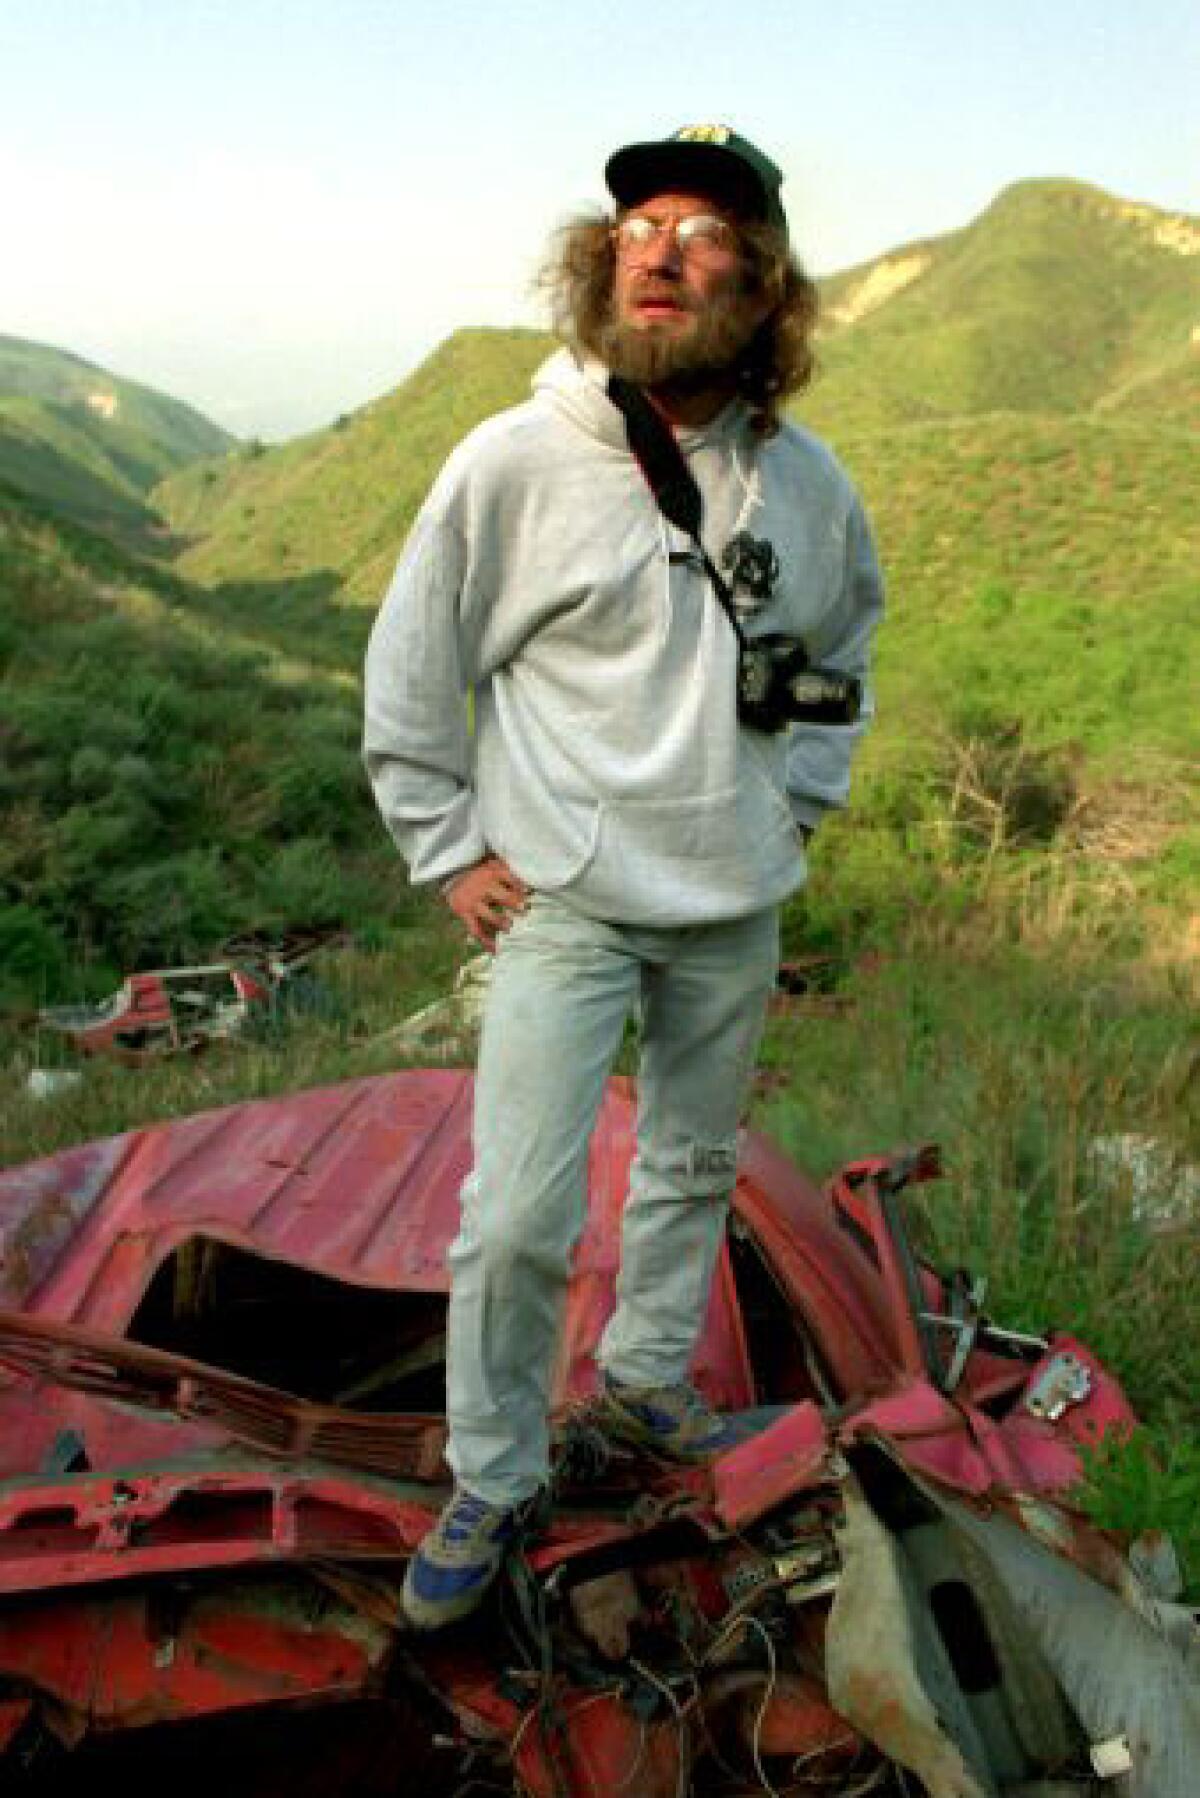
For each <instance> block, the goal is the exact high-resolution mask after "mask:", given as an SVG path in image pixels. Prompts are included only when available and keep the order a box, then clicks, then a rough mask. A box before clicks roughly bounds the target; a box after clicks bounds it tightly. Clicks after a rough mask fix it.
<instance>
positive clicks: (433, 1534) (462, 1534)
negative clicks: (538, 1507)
mask: <svg viewBox="0 0 1200 1798" xmlns="http://www.w3.org/2000/svg"><path fill="white" fill-rule="evenodd" d="M527 1510H528V1507H527V1506H525V1505H522V1506H519V1507H518V1508H517V1509H515V1510H505V1509H504V1508H503V1507H502V1506H499V1505H489V1504H488V1503H487V1501H486V1499H482V1498H476V1497H475V1494H474V1493H473V1492H467V1491H465V1490H464V1489H463V1488H462V1487H461V1486H459V1487H456V1488H455V1492H454V1496H453V1498H452V1499H451V1500H450V1503H449V1504H448V1505H447V1506H446V1508H445V1510H444V1511H443V1512H442V1514H441V1516H440V1517H439V1518H438V1520H437V1522H436V1523H435V1524H434V1526H433V1528H432V1529H431V1530H430V1532H429V1534H428V1535H427V1536H426V1537H425V1539H424V1541H423V1542H422V1543H421V1545H420V1547H419V1548H418V1549H417V1551H416V1553H415V1554H414V1555H413V1557H412V1559H411V1561H410V1562H409V1563H408V1572H407V1573H406V1574H405V1576H404V1590H403V1593H402V1596H401V1607H402V1609H403V1611H404V1615H405V1617H406V1618H407V1620H408V1622H409V1623H410V1624H411V1625H412V1627H413V1628H414V1629H441V1628H442V1627H443V1626H444V1625H445V1624H447V1623H457V1622H458V1621H459V1619H460V1618H462V1617H467V1616H469V1615H470V1614H471V1612H472V1611H473V1610H474V1609H475V1608H476V1606H477V1605H478V1604H479V1603H480V1602H481V1600H482V1598H483V1595H484V1593H485V1592H486V1591H487V1589H488V1587H489V1586H490V1585H491V1583H492V1581H493V1580H494V1579H495V1577H496V1575H497V1574H498V1573H499V1571H500V1568H501V1565H502V1564H503V1561H504V1556H505V1554H506V1553H507V1551H508V1549H509V1547H510V1546H511V1544H512V1542H513V1539H514V1537H515V1536H516V1534H517V1532H518V1530H519V1529H520V1527H521V1523H522V1521H523V1519H524V1516H525V1514H526V1512H527Z"/></svg>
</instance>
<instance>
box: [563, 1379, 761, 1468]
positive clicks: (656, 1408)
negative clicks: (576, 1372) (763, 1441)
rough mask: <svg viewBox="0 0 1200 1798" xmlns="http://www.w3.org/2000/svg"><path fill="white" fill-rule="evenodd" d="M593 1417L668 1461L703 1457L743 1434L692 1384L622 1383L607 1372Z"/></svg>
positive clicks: (730, 1444)
mask: <svg viewBox="0 0 1200 1798" xmlns="http://www.w3.org/2000/svg"><path fill="white" fill-rule="evenodd" d="M596 1421H597V1422H598V1423H599V1425H600V1427H601V1429H603V1430H605V1431H606V1432H607V1433H608V1434H609V1435H610V1436H612V1437H613V1438H614V1439H615V1440H616V1441H618V1442H627V1443H629V1444H630V1445H631V1446H632V1447H635V1448H648V1449H651V1450H653V1451H655V1452H656V1453H657V1454H660V1455H665V1456H666V1458H667V1459H668V1460H670V1461H708V1460H710V1459H711V1458H712V1457H713V1456H714V1455H719V1454H723V1453H724V1451H725V1450H726V1449H727V1448H733V1447H734V1446H735V1444H737V1443H738V1442H741V1441H743V1440H744V1437H745V1432H744V1431H743V1430H742V1429H740V1428H739V1427H738V1424H737V1423H736V1421H735V1420H734V1419H733V1418H732V1417H723V1416H722V1415H721V1413H720V1412H719V1411H714V1410H713V1408H712V1406H711V1405H710V1404H709V1403H708V1401H707V1399H705V1398H702V1397H701V1395H700V1394H699V1393H698V1392H697V1391H696V1388H695V1387H694V1386H689V1385H687V1384H686V1383H685V1382H680V1384H679V1385H677V1386H626V1385H623V1384H622V1383H621V1381H619V1380H614V1379H613V1377H612V1375H611V1374H605V1375H604V1378H603V1381H602V1383H601V1388H600V1398H599V1402H598V1405H597V1410H596Z"/></svg>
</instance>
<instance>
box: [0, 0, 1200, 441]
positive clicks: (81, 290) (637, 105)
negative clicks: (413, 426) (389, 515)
mask: <svg viewBox="0 0 1200 1798" xmlns="http://www.w3.org/2000/svg"><path fill="white" fill-rule="evenodd" d="M1198 94H1200V6H1198V5H1197V4H1196V0H841V3H840V4H838V3H837V0H833V3H832V4H831V3H830V0H821V3H820V4H816V3H815V0H741V4H740V5H739V4H738V3H737V0H724V3H723V4H717V0H576V3H575V4H572V0H506V4H503V5H495V6H492V5H487V4H485V3H483V0H477V3H476V4H473V5H469V4H466V3H465V0H440V4H439V3H437V0H0V220H2V222H3V230H2V234H0V332H7V333H11V334H13V335H16V336H20V337H30V338H34V339H37V340H38V341H41V342H46V343H53V344H57V345H58V346H60V347H61V348H64V349H70V350H73V351H74V352H75V353H76V354H79V355H83V356H86V357H88V358H89V359H91V360H93V361H96V362H99V363H101V364H102V365H104V366H105V367H108V368H111V369H113V370H114V371H115V372H116V373H118V374H123V375H127V376H131V377H132V378H134V379H136V380H142V381H146V382H149V383H150V384H151V385H152V386H156V387H160V388H162V389H164V390H165V391H167V392H169V393H172V394H174V395H175V396H176V397H178V398H180V399H185V400H187V401H189V402H190V403H191V404H193V405H195V406H198V407H199V408H200V409H201V411H204V412H206V413H208V414H209V415H210V416H211V417H212V418H214V419H216V420H217V422H219V423H221V424H223V425H225V426H226V427H227V428H229V429H230V430H234V431H236V432H238V433H239V434H241V435H246V436H249V435H253V434H258V435H261V436H263V437H267V438H272V439H275V438H281V437H286V436H290V435H293V434H295V433H296V432H299V431H303V430H308V429H311V428H314V427H317V426H321V425H325V424H327V423H329V422H330V420H331V419H333V418H334V417H335V416H336V415H337V414H338V413H340V412H344V411H349V410H351V409H353V408H354V407H355V406H358V405H360V404H362V403H363V402H365V401H366V400H368V399H371V398H373V397H374V396H375V395H377V394H379V393H382V392H384V391H386V390H387V389H389V388H391V387H393V386H395V385H396V384H397V382H399V381H400V380H401V379H402V378H403V377H404V375H405V374H406V373H407V372H408V371H409V370H410V369H411V368H412V367H413V366H414V364H415V363H416V362H418V361H419V360H420V359H421V358H422V357H423V356H424V355H426V354H427V353H428V352H429V351H430V350H431V349H432V348H433V347H434V346H435V345H436V344H437V343H438V342H439V341H440V340H441V339H442V338H443V337H444V336H446V335H447V334H448V333H449V332H450V331H451V330H453V329H455V328H456V327H457V326H459V325H465V324H488V325H509V324H533V323H539V322H541V321H540V319H539V317H538V314H537V312H536V309H535V307H534V305H533V303H532V302H531V300H530V298H529V294H528V289H529V282H530V278H531V275H532V273H533V270H534V268H535V267H536V265H537V262H538V259H539V257H540V254H541V251H542V248H543V246H544V244H545V241H546V238H547V236H548V235H549V233H550V231H551V230H552V229H553V227H554V225H555V224H556V223H557V222H559V221H560V220H561V218H562V217H563V216H564V215H565V214H566V213H568V212H570V211H571V210H572V209H576V208H578V207H580V206H587V205H592V204H598V203H600V202H602V201H603V199H604V188H603V179H602V169H603V164H604V160H605V158H606V156H607V154H608V152H609V151H610V150H611V149H613V148H615V147H616V146H617V145H618V144H621V143H625V142H628V141H630V140H632V139H637V138H643V137H658V136H662V135H665V134H666V133H667V132H669V131H671V130H673V129H674V128H675V127H676V126H678V125H681V124H689V123H703V122H710V121H712V122H718V121H719V122H726V123H730V124H733V125H735V126H736V127H737V128H738V129H739V130H741V131H743V132H744V133H745V134H746V135H747V136H749V137H751V138H753V139H755V140H756V141H757V142H758V143H760V144H761V145H762V146H763V148H764V149H766V150H767V151H768V152H769V153H770V154H771V155H772V156H773V157H774V159H775V160H776V162H778V163H779V164H780V166H781V167H782V168H783V169H784V171H785V175H786V185H785V188H784V198H785V201H786V204H787V207H788V212H789V217H790V219H791V225H792V234H793V237H794V239H795V240H796V242H797V244H798V246H799V248H800V250H801V253H802V255H803V257H804V259H805V261H806V262H807V264H808V266H809V267H810V268H811V269H813V270H814V271H815V272H817V273H822V274H823V273H829V272H831V271H833V270H835V269H838V268H844V267H846V266H848V265H850V264H852V263H855V262H859V261H862V260H864V259H866V258H867V257H870V256H873V255H877V254H879V253H880V252H882V251H884V250H887V249H890V248H893V247H895V246H897V245H899V244H901V243H904V242H905V241H907V240H910V239H912V238H914V237H923V236H929V235H932V234H935V233H937V232H941V231H948V230H953V229H954V228H955V227H957V226H959V225H963V224H966V223H967V222H968V221H969V220H970V219H971V218H973V217H974V216H976V215H977V214H978V213H979V212H980V211H982V209H983V208H984V207H985V206H986V205H987V204H988V203H989V201H990V200H992V199H993V198H994V197H995V195H996V194H997V193H998V192H999V191H1000V189H1001V188H1003V187H1005V186H1006V185H1007V184H1008V183H1009V182H1012V181H1015V180H1018V179H1021V178H1022V177H1025V176H1031V175H1070V176H1074V177H1076V178H1078V179H1080V180H1084V181H1091V182H1094V183H1096V184H1097V185H1098V186H1100V187H1104V188H1107V189H1108V190H1109V191H1110V192H1113V193H1116V194H1119V195H1120V196H1121V197H1123V198H1126V199H1133V200H1145V201H1149V202H1150V203H1151V204H1154V205H1158V206H1162V207H1165V208H1168V209H1175V210H1180V211H1186V212H1192V213H1196V212H1200V106H1198V104H1197V95H1198Z"/></svg>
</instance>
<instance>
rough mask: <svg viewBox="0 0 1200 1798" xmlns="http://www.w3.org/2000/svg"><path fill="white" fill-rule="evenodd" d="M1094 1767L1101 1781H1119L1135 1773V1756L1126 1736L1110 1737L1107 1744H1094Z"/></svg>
mask: <svg viewBox="0 0 1200 1798" xmlns="http://www.w3.org/2000/svg"><path fill="white" fill-rule="evenodd" d="M1092 1767H1093V1769H1094V1771H1095V1773H1096V1775H1097V1777H1098V1778H1100V1779H1119V1778H1120V1776H1121V1774H1122V1773H1132V1772H1133V1756H1132V1754H1130V1752H1129V1743H1128V1742H1127V1741H1126V1739H1125V1737H1124V1736H1110V1737H1109V1738H1108V1741H1107V1742H1093V1743H1092Z"/></svg>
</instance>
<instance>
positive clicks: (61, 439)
mask: <svg viewBox="0 0 1200 1798" xmlns="http://www.w3.org/2000/svg"><path fill="white" fill-rule="evenodd" d="M233 442H234V439H233V438H232V437H231V436H230V435H229V433H228V432H227V431H223V430H221V429H220V428H219V427H218V426H217V425H214V424H212V423H211V421H210V420H208V419H206V418H204V417H202V416H201V414H200V413H198V412H196V411H195V410H194V409H193V408H192V407H190V406H186V405H183V404H182V403H181V402H180V401H179V400H174V399H171V398H169V397H168V396H167V395H166V394H162V393H156V392H155V391H154V390H153V389H152V388H149V387H144V386H141V385H140V384H139V383H138V382H136V381H126V380H122V379H120V378H118V377H117V376H115V375H113V374H110V373H109V372H108V371H107V370H105V369H102V368H98V367H97V366H96V365H95V364H94V363H91V362H85V361H84V360H83V359H82V358H81V357H79V356H73V355H70V354H68V353H67V352H66V351H64V350H57V349H52V348H50V347H49V346H48V345H46V344H39V343H29V342H26V341H25V340H24V339H22V338H16V337H4V336H0V480H2V481H5V482H6V483H7V484H8V485H9V486H10V487H13V488H15V489H17V491H19V492H22V493H25V494H27V495H28V496H29V497H31V498H34V499H37V500H40V501H42V502H44V503H47V504H49V505H50V506H52V507H53V508H54V510H55V511H56V512H59V513H60V514H62V515H65V516H67V517H69V518H73V519H75V520H76V521H77V522H80V523H84V524H88V525H92V526H95V527H97V528H101V529H109V530H116V531H117V532H118V533H124V534H125V535H126V536H132V537H133V538H134V539H136V538H137V537H138V536H139V535H140V536H142V537H145V536H146V535H147V534H148V533H151V532H152V531H153V530H154V529H155V528H156V527H158V526H159V520H158V519H157V517H156V515H155V514H154V512H153V510H152V509H151V508H150V507H149V506H148V505H147V503H146V496H147V494H148V493H149V491H150V489H151V488H152V487H153V486H155V485H156V483H157V482H159V481H161V480H162V479H163V477H164V476H165V475H168V474H170V473H171V472H172V471H173V470H175V469H178V468H182V467H185V466H186V465H187V464H188V463H189V462H193V461H196V460H198V459H201V458H206V457H213V456H220V455H223V454H224V452H225V451H226V450H227V449H228V448H229V447H230V445H231V444H232V443H233Z"/></svg>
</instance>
